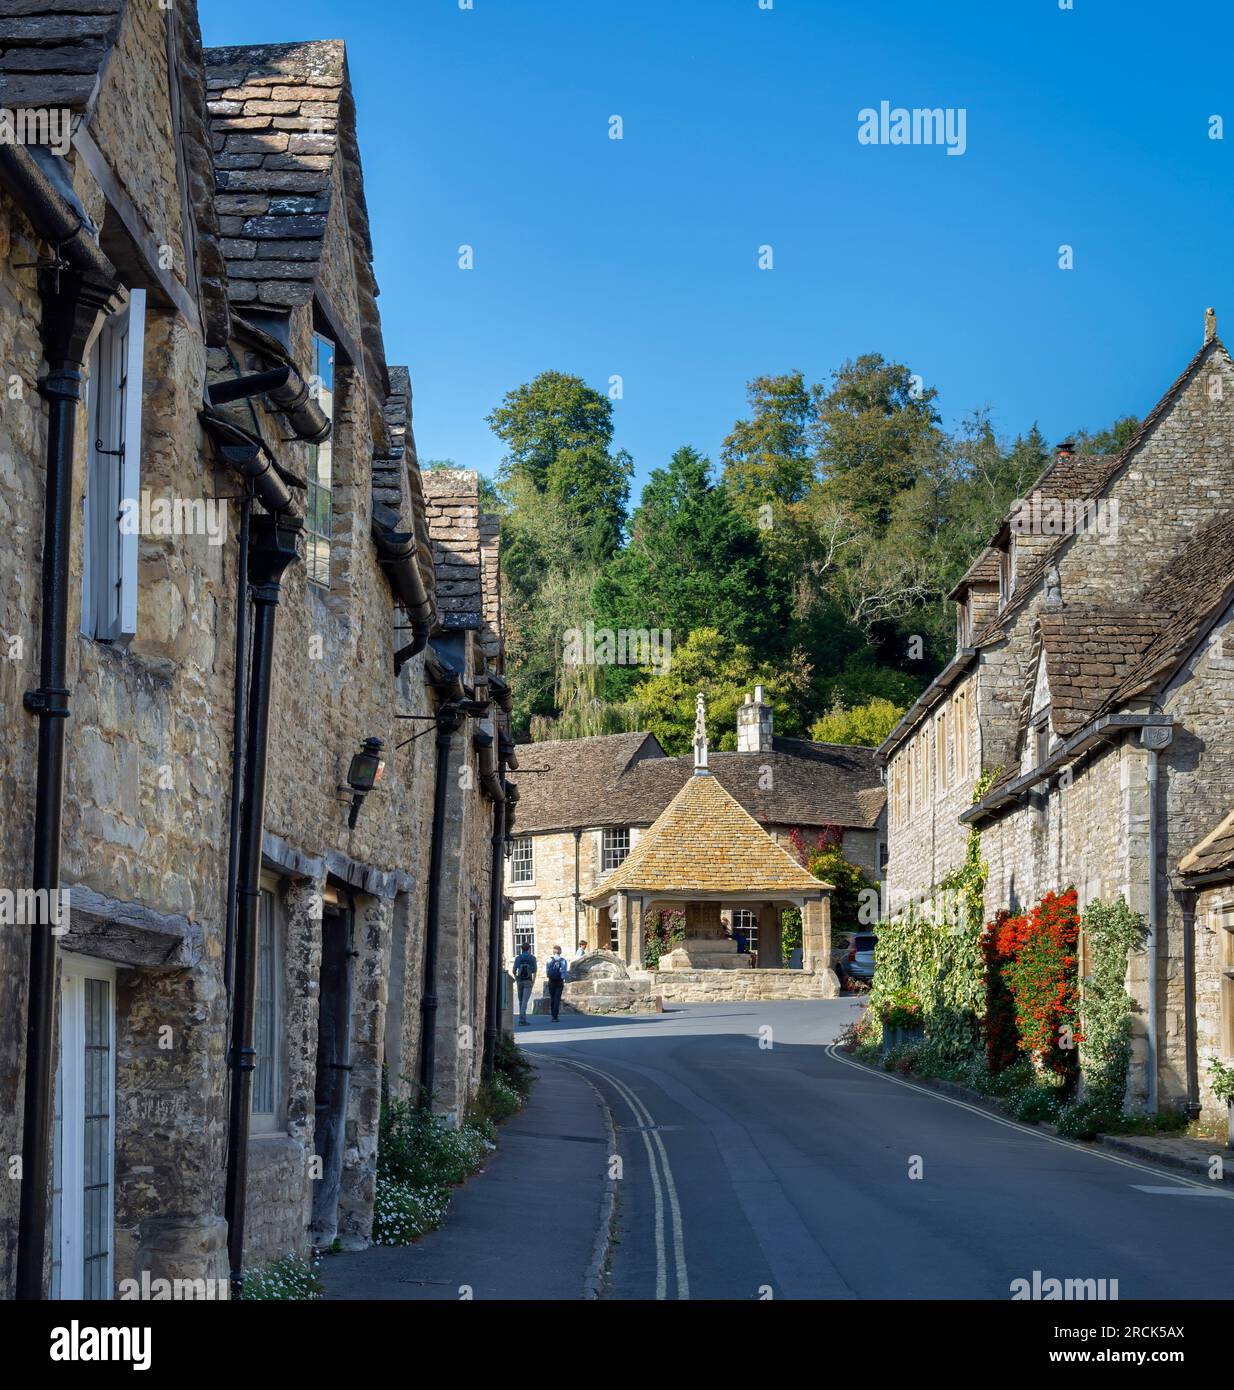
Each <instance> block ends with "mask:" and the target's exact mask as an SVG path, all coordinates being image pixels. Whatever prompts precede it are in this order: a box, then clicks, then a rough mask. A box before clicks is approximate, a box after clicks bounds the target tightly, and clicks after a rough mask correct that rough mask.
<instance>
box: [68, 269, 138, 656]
mask: <svg viewBox="0 0 1234 1390" xmlns="http://www.w3.org/2000/svg"><path fill="white" fill-rule="evenodd" d="M145 315H146V292H145V290H131V291H130V292H129V299H128V303H127V304H126V305H125V306H124V308H123V309H119V310H117V311H116V313H114V314H111V315H109V316H108V318H107V319H106V321H105V322H104V324H103V327H102V329H101V330H100V332H99V336H98V338H97V339H96V341H95V344H94V351H93V353H92V354H91V357H90V381H89V384H88V386H87V387H86V419H87V421H88V423H89V441H88V442H89V451H88V454H87V458H86V500H85V514H84V523H85V524H84V532H85V546H84V552H83V571H82V586H81V630H82V632H84V633H85V635H86V636H87V637H94V638H97V639H98V640H99V641H100V642H116V641H122V640H123V639H125V638H127V637H132V636H133V634H134V633H135V632H136V631H137V560H138V542H139V540H140V535H139V533H140V530H141V385H142V356H143V353H144V351H145Z"/></svg>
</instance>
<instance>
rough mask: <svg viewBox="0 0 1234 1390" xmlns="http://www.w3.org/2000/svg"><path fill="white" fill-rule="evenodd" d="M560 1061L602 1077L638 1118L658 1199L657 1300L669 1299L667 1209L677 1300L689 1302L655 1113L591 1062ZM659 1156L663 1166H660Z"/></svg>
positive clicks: (673, 1188)
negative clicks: (653, 1114)
mask: <svg viewBox="0 0 1234 1390" xmlns="http://www.w3.org/2000/svg"><path fill="white" fill-rule="evenodd" d="M557 1060H558V1061H561V1062H564V1063H565V1065H566V1066H568V1067H576V1068H577V1069H578V1070H579V1071H584V1072H590V1073H591V1075H592V1076H598V1077H599V1078H600V1079H601V1080H603V1081H607V1082H608V1084H609V1085H610V1086H611V1087H612V1088H613V1090H615V1091H616V1092H617V1093H618V1095H620V1096H621V1098H622V1099H623V1100H624V1101H625V1103H626V1104H627V1105H628V1106H629V1107H630V1113H631V1114H632V1115H633V1116H634V1123H635V1126H636V1127H637V1129H638V1131H639V1133H640V1134H641V1135H642V1136H643V1143H644V1144H645V1145H646V1147H647V1168H648V1171H649V1172H650V1173H651V1186H652V1192H653V1194H654V1197H655V1213H656V1214H655V1236H656V1298H657V1299H659V1300H663V1299H666V1298H667V1297H668V1258H667V1246H668V1240H667V1238H666V1222H665V1205H666V1200H667V1208H668V1214H669V1222H668V1223H667V1224H668V1225H669V1226H671V1231H672V1241H673V1265H674V1272H675V1274H676V1276H677V1297H678V1298H679V1299H688V1298H689V1297H690V1277H689V1274H688V1272H687V1270H686V1250H685V1237H684V1236H683V1234H682V1224H681V1204H680V1202H679V1201H678V1200H677V1184H676V1183H675V1182H674V1181H673V1166H672V1164H671V1163H669V1161H668V1151H667V1149H665V1147H664V1140H663V1139H662V1138H661V1137H660V1133H659V1131H658V1130H657V1129H656V1123H655V1120H653V1119H652V1117H651V1111H650V1110H648V1109H647V1107H646V1106H645V1105H644V1104H643V1102H642V1101H641V1100H640V1099H639V1097H638V1096H637V1095H636V1094H635V1093H634V1092H633V1091H632V1090H631V1089H630V1088H629V1087H628V1086H627V1085H626V1084H625V1082H624V1081H619V1080H618V1079H617V1077H615V1076H613V1075H612V1074H611V1073H610V1072H606V1071H601V1070H600V1068H599V1067H593V1066H591V1065H590V1064H589V1063H587V1062H578V1061H575V1060H573V1059H572V1058H566V1057H560V1058H558V1059H557ZM657 1155H658V1158H659V1163H658V1164H657V1161H656V1160H657Z"/></svg>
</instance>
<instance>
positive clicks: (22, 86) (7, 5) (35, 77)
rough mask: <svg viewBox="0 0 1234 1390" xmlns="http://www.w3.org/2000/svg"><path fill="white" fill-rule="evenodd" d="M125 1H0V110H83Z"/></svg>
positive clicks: (98, 73)
mask: <svg viewBox="0 0 1234 1390" xmlns="http://www.w3.org/2000/svg"><path fill="white" fill-rule="evenodd" d="M126 4H127V0H0V106H6V107H43V106H48V107H67V108H68V109H69V110H71V111H78V112H80V111H85V110H86V109H87V108H88V107H89V106H90V105H91V103H92V102H93V100H94V96H95V93H96V91H97V89H98V82H99V75H100V73H101V72H102V69H103V65H104V63H105V62H106V59H107V56H108V54H109V53H110V52H111V49H112V46H113V44H114V43H115V41H116V35H117V34H118V32H119V29H120V21H121V19H122V18H123V16H124V10H125V6H126Z"/></svg>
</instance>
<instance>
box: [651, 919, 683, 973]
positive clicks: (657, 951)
mask: <svg viewBox="0 0 1234 1390" xmlns="http://www.w3.org/2000/svg"><path fill="white" fill-rule="evenodd" d="M685 939H686V914H685V912H684V911H683V910H682V909H681V908H677V907H658V908H656V909H655V910H654V911H652V912H649V913H648V914H647V921H646V926H645V929H644V933H643V965H644V967H645V968H646V969H648V970H658V969H659V968H660V961H661V959H662V958H663V957H664V956H666V955H668V953H669V952H670V951H674V950H676V949H677V947H678V946H680V945H681V943H682V942H683V941H684V940H685Z"/></svg>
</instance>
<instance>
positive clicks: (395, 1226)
mask: <svg viewBox="0 0 1234 1390" xmlns="http://www.w3.org/2000/svg"><path fill="white" fill-rule="evenodd" d="M499 1084H500V1087H502V1088H504V1089H507V1090H508V1089H510V1088H509V1086H508V1084H507V1083H506V1082H505V1081H504V1079H503V1080H502V1081H501V1082H500V1083H499ZM491 1086H492V1083H490V1088H491ZM500 1094H501V1092H500V1091H499V1092H497V1093H496V1095H495V1094H494V1093H493V1092H492V1090H491V1089H490V1090H489V1091H488V1092H487V1093H486V1094H485V1098H484V1100H482V1101H481V1111H482V1112H483V1111H487V1109H488V1107H489V1106H490V1105H492V1104H494V1103H496V1101H497V1096H499V1095H500ZM495 1147H496V1145H495V1142H494V1131H493V1126H492V1119H491V1118H490V1116H489V1114H488V1113H480V1114H477V1113H476V1111H475V1110H474V1108H473V1111H472V1113H470V1114H469V1115H468V1117H467V1119H466V1120H465V1121H464V1122H463V1124H462V1125H461V1126H460V1127H459V1128H458V1129H451V1128H450V1126H449V1125H447V1124H446V1122H445V1121H444V1120H443V1119H442V1118H441V1117H440V1116H437V1115H434V1114H433V1113H432V1112H431V1111H430V1110H429V1109H427V1108H424V1109H420V1108H417V1107H415V1106H413V1105H411V1104H410V1103H409V1102H407V1101H404V1100H400V1099H398V1098H397V1097H393V1096H389V1095H387V1096H386V1097H385V1098H384V1099H383V1101H382V1107H381V1127H380V1129H379V1131H378V1138H377V1187H376V1193H375V1196H374V1201H373V1241H374V1243H375V1244H377V1245H406V1244H408V1243H409V1242H410V1241H412V1240H416V1239H418V1238H419V1237H420V1236H422V1235H423V1234H424V1233H425V1232H426V1231H430V1230H433V1229H434V1228H435V1227H436V1226H439V1225H440V1224H441V1222H442V1220H444V1218H445V1214H446V1210H447V1208H448V1206H449V1201H450V1189H451V1188H452V1187H455V1186H457V1185H458V1184H459V1183H461V1182H462V1181H463V1180H464V1179H465V1178H468V1177H470V1176H471V1174H472V1173H475V1172H477V1171H478V1170H479V1169H480V1168H481V1167H482V1166H483V1163H484V1160H485V1159H486V1158H487V1157H488V1155H489V1154H490V1153H491V1152H492V1150H493V1149H494V1148H495Z"/></svg>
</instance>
